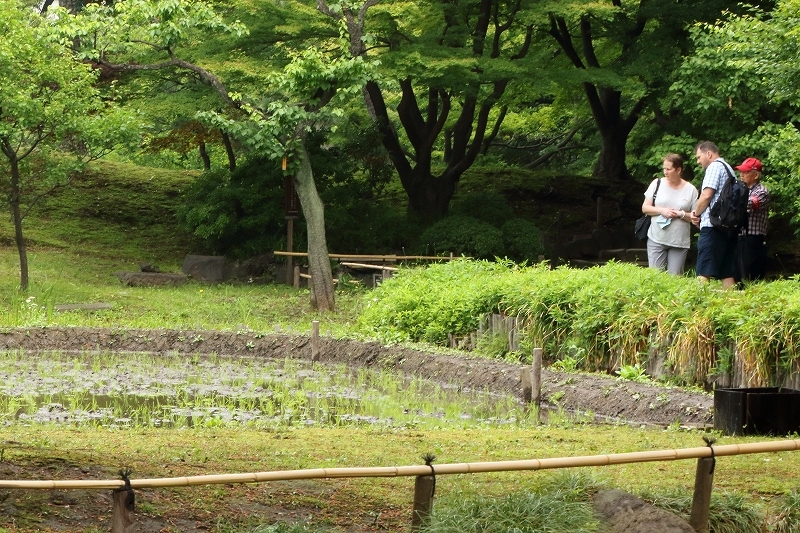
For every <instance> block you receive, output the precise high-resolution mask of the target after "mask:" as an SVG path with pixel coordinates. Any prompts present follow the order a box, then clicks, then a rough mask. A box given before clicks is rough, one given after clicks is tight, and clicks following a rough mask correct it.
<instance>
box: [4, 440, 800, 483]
mask: <svg viewBox="0 0 800 533" xmlns="http://www.w3.org/2000/svg"><path fill="white" fill-rule="evenodd" d="M798 449H800V439H794V440H779V441H769V442H754V443H744V444H726V445H722V446H713V448H712V447H711V446H702V447H697V448H681V449H676V450H658V451H649V452H628V453H615V454H606V455H585V456H577V457H557V458H546V459H527V460H518V461H495V462H480V463H449V464H440V465H433V469H434V472H435V474H436V475H447V474H478V473H486V472H509V471H517V470H552V469H558V468H576V467H585V466H610V465H620V464H628V463H645V462H653V461H677V460H683V459H698V458H703V457H726V456H732V455H745V454H753V453H774V452H785V451H796V450H798ZM430 474H431V466H430V465H410V466H376V467H350V468H313V469H306V470H279V471H272V472H252V473H247V474H213V475H202V476H187V477H170V478H153V479H131V480H130V484H131V487H132V488H134V489H136V488H154V487H182V486H192V485H213V484H221V483H262V482H265V481H288V480H298V479H325V478H362V477H402V476H425V475H430ZM124 485H125V482H124V481H123V480H121V479H108V480H89V479H87V480H46V481H45V480H40V481H37V480H4V479H0V489H118V488H122V487H123V486H124Z"/></svg>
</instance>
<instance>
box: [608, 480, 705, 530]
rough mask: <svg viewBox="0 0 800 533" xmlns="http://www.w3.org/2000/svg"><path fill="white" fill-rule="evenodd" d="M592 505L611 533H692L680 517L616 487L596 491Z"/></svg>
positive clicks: (690, 527)
mask: <svg viewBox="0 0 800 533" xmlns="http://www.w3.org/2000/svg"><path fill="white" fill-rule="evenodd" d="M594 508H595V510H596V511H597V512H598V513H600V515H601V516H603V517H604V518H605V522H606V524H607V525H608V526H609V528H610V530H611V531H612V532H613V533H695V531H694V529H693V528H692V526H690V525H689V522H687V521H686V520H684V519H683V518H681V517H679V516H677V515H675V514H673V513H670V512H669V511H666V510H664V509H661V508H659V507H656V506H655V505H651V504H649V503H647V502H645V501H644V500H642V499H641V498H637V497H636V496H634V495H633V494H628V493H627V492H624V491H621V490H617V489H608V490H601V491H599V492H597V494H595V495H594Z"/></svg>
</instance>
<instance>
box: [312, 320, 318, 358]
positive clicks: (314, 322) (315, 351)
mask: <svg viewBox="0 0 800 533" xmlns="http://www.w3.org/2000/svg"><path fill="white" fill-rule="evenodd" d="M311 360H312V361H319V320H312V321H311Z"/></svg>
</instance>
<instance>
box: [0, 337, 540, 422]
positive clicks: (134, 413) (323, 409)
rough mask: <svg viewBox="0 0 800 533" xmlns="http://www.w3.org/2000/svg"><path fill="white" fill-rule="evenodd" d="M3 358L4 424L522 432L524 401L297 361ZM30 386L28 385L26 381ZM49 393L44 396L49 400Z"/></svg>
mask: <svg viewBox="0 0 800 533" xmlns="http://www.w3.org/2000/svg"><path fill="white" fill-rule="evenodd" d="M119 357H120V356H119V355H116V354H113V353H111V352H98V353H82V354H71V355H70V354H61V353H57V352H51V353H43V354H33V353H26V354H25V356H24V357H22V355H21V353H20V352H17V351H5V352H0V389H2V390H3V391H4V392H5V394H4V396H3V401H2V402H0V417H2V418H3V419H4V420H5V421H6V423H14V422H15V421H18V420H25V421H27V422H38V423H47V422H60V423H63V422H69V423H72V424H92V425H113V426H120V425H122V426H133V427H148V426H157V427H167V426H169V427H175V426H177V427H186V426H195V425H200V426H203V427H216V426H220V425H246V426H252V427H292V426H300V427H302V426H306V425H320V426H329V425H330V426H337V427H339V426H347V425H361V424H378V425H382V426H400V427H404V426H426V425H434V426H440V425H442V424H445V425H448V426H458V427H463V426H468V425H476V424H477V425H480V424H499V423H510V422H516V423H524V422H526V415H525V414H524V413H523V408H522V406H521V405H520V403H519V401H518V400H517V399H515V398H511V397H502V396H498V395H492V394H489V393H488V392H485V391H472V392H470V391H463V390H460V389H457V388H453V387H442V386H439V385H436V384H434V383H432V382H427V381H425V380H423V379H421V378H407V377H404V376H402V375H401V374H399V373H397V372H393V371H392V372H390V371H377V372H376V371H370V370H368V369H364V368H362V369H359V370H357V371H354V372H351V371H350V370H348V369H347V368H346V367H345V366H343V365H337V366H323V365H320V364H312V363H309V362H305V361H300V360H295V359H288V358H287V359H284V360H280V361H264V360H262V359H256V358H248V357H236V358H230V357H224V356H220V355H212V356H210V357H204V356H198V355H195V356H193V357H191V358H186V357H184V356H180V355H171V356H164V357H158V358H155V357H154V356H153V355H151V354H142V353H138V354H125V355H124V359H125V364H124V365H120V364H119ZM23 377H27V379H23ZM45 390H46V391H47V392H46V393H45V392H44V391H45Z"/></svg>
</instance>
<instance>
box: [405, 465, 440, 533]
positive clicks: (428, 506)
mask: <svg viewBox="0 0 800 533" xmlns="http://www.w3.org/2000/svg"><path fill="white" fill-rule="evenodd" d="M435 488H436V477H435V476H417V479H416V481H415V482H414V511H413V513H412V515H411V531H419V530H420V529H422V526H423V525H424V524H425V522H427V521H428V518H429V517H430V515H431V511H432V510H433V491H434V489H435Z"/></svg>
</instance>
